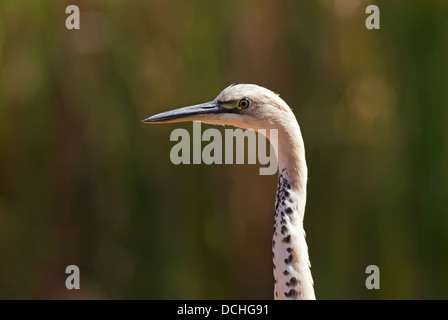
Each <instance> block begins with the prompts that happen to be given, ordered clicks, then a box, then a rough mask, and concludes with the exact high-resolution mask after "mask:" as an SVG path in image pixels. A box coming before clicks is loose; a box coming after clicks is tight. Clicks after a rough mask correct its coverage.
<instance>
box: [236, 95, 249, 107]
mask: <svg viewBox="0 0 448 320" xmlns="http://www.w3.org/2000/svg"><path fill="white" fill-rule="evenodd" d="M249 106H250V100H249V99H247V98H243V99H241V100H240V101H238V108H239V109H246V108H248V107H249Z"/></svg>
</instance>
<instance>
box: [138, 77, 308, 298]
mask: <svg viewBox="0 0 448 320" xmlns="http://www.w3.org/2000/svg"><path fill="white" fill-rule="evenodd" d="M184 121H200V122H202V123H207V124H212V125H228V126H234V127H238V128H242V129H250V130H254V131H256V132H258V131H259V130H260V133H261V132H263V133H264V134H265V135H266V138H268V139H269V135H270V132H271V130H272V129H275V130H277V139H278V142H277V144H276V145H273V149H274V152H275V153H276V156H277V163H278V185H277V195H276V200H275V214H274V235H273V238H272V262H273V275H274V299H276V300H314V299H315V293H314V286H313V278H312V275H311V263H310V259H309V254H308V246H307V243H306V240H305V230H304V226H303V218H304V213H305V204H306V184H307V179H308V169H307V165H306V160H305V147H304V142H303V138H302V133H301V131H300V127H299V124H298V122H297V119H296V117H295V115H294V113H293V111H292V110H291V108H290V107H289V106H288V105H287V104H286V102H285V101H284V100H283V99H282V98H280V96H279V95H278V94H276V93H274V92H273V91H271V90H269V89H266V88H264V87H261V86H258V85H255V84H236V85H230V86H229V87H227V88H225V89H224V90H223V91H222V92H221V93H220V94H218V96H217V97H216V98H215V99H214V100H213V101H210V102H206V103H201V104H196V105H192V106H188V107H183V108H178V109H174V110H171V111H166V112H162V113H159V114H156V115H153V116H151V117H148V118H146V119H145V120H143V121H142V122H143V123H174V122H184ZM261 129H263V130H261Z"/></svg>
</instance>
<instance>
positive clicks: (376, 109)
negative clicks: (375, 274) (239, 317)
mask: <svg viewBox="0 0 448 320" xmlns="http://www.w3.org/2000/svg"><path fill="white" fill-rule="evenodd" d="M373 3H374V2H373V1H369V0H366V1H361V0H319V1H292V0H291V1H273V0H258V1H235V0H234V1H220V2H218V1H207V0H197V1H106V0H103V1H100V0H98V1H87V0H86V1H80V0H76V1H75V0H72V1H53V0H33V1H27V0H1V1H0V298H10V299H17V298H25V299H33V298H38V299H46V298H69V299H70V298H86V299H90V298H92V299H98V298H99V299H102V298H105V299H107V298H123V299H130V298H150V299H152V298H156V299H165V298H181V299H183V298H191V299H196V298H205V299H217V298H223V299H226V298H235V299H239V298H254V299H257V298H262V299H271V298H272V296H273V295H272V292H273V280H272V264H271V237H272V228H273V227H272V222H273V209H274V198H275V190H276V176H260V175H258V168H259V166H257V165H212V166H207V165H179V166H175V165H173V164H172V163H171V162H170V159H169V152H170V149H171V147H172V146H173V145H174V142H171V141H170V140H169V135H170V132H171V131H172V130H173V129H174V128H177V127H184V128H187V129H188V130H191V128H192V127H191V124H178V125H174V124H172V125H163V126H162V125H161V126H144V125H142V124H141V123H140V121H141V120H142V119H144V118H145V117H147V116H149V115H151V114H154V113H156V112H160V111H164V110H168V109H171V108H175V107H181V106H184V105H188V104H195V103H199V102H205V101H209V100H212V99H213V98H214V97H215V96H216V95H217V94H218V93H219V92H220V91H221V90H222V89H223V88H224V87H226V86H227V85H229V84H231V83H256V84H259V85H262V86H265V87H267V88H269V89H271V90H273V91H275V92H278V93H280V94H281V96H282V97H283V98H284V99H285V101H287V102H288V103H289V105H290V106H291V107H292V108H293V109H294V111H295V113H296V115H297V118H298V120H299V123H300V125H301V128H302V132H303V136H304V139H305V143H306V149H307V161H308V166H309V185H308V202H307V210H306V215H305V228H306V230H307V240H308V245H309V249H310V256H311V261H312V272H313V276H314V280H315V287H316V295H317V297H318V298H324V299H345V298H347V299H350V298H354V299H378V298H381V299H403V298H413V299H414V298H415V299H420V298H424V299H426V298H436V299H447V298H448V293H447V292H448V274H447V272H448V147H447V140H448V130H447V123H448V2H447V1H423V0H420V1H417V0H413V1H398V0H388V1H377V2H376V4H377V5H378V6H379V8H380V10H381V29H380V30H372V31H369V30H367V29H366V28H365V25H364V22H365V19H366V17H367V15H366V14H365V8H366V7H367V5H369V4H373ZM70 4H76V5H78V6H79V8H80V10H81V29H80V30H71V31H69V30H67V29H66V28H65V19H66V17H67V16H68V15H67V14H65V8H66V7H67V6H68V5H70ZM71 264H75V265H78V266H79V267H80V270H81V290H78V291H76V292H73V291H68V290H67V289H66V288H65V278H66V276H67V275H66V274H65V273H64V272H65V268H66V266H68V265H71ZM370 264H374V265H377V266H378V267H379V268H380V271H381V288H380V290H372V291H369V290H367V289H366V288H365V285H364V283H365V279H366V276H367V275H366V274H365V268H366V266H368V265H370Z"/></svg>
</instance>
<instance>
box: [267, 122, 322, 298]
mask: <svg viewBox="0 0 448 320" xmlns="http://www.w3.org/2000/svg"><path fill="white" fill-rule="evenodd" d="M294 120H295V119H294ZM294 122H295V121H294ZM278 135H279V136H278V138H279V139H278V141H279V144H278V147H277V150H276V153H277V158H278V164H279V174H278V187H277V199H276V203H275V219H274V236H273V240H272V256H273V258H272V259H273V263H274V283H275V291H274V298H275V299H315V295H314V288H313V278H312V276H311V270H310V266H311V265H310V260H309V256H308V246H307V244H306V241H305V231H304V229H303V217H304V213H305V203H306V181H307V167H306V161H305V148H304V145H303V140H302V135H301V133H300V128H299V126H298V124H297V123H295V125H293V126H292V128H291V127H289V128H288V130H283V129H279V132H278Z"/></svg>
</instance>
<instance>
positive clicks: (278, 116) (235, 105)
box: [142, 84, 295, 130]
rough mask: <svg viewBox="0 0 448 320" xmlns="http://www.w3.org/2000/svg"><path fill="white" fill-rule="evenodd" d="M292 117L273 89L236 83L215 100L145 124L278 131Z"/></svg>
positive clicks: (151, 119) (157, 116) (165, 115)
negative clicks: (196, 124) (195, 123)
mask: <svg viewBox="0 0 448 320" xmlns="http://www.w3.org/2000/svg"><path fill="white" fill-rule="evenodd" d="M291 115H293V113H292V111H291V109H290V108H289V107H288V105H287V104H286V103H285V101H283V99H281V98H280V97H279V96H278V95H277V94H275V93H274V92H272V91H271V90H268V89H266V88H263V87H260V86H257V85H254V84H237V85H231V86H229V87H227V88H225V89H224V90H223V91H222V92H221V93H220V94H219V95H218V96H217V97H216V99H215V100H213V101H210V102H206V103H201V104H197V105H193V106H189V107H184V108H179V109H174V110H171V111H166V112H162V113H159V114H156V115H153V116H151V117H149V118H146V119H145V120H143V121H142V122H144V123H172V122H183V121H200V122H204V123H208V124H215V125H230V126H235V127H239V128H243V129H253V130H257V129H272V128H278V127H279V125H280V124H281V123H282V122H284V121H285V119H288V118H290V117H291ZM293 118H294V120H295V117H294V115H293Z"/></svg>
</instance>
